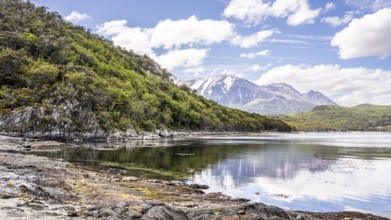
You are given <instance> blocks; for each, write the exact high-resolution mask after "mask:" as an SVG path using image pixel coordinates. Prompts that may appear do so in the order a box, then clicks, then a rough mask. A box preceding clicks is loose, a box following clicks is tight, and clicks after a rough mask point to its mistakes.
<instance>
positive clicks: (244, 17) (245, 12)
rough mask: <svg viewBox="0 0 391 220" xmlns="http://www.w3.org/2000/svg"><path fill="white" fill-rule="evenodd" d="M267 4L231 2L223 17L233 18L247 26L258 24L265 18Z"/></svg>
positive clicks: (242, 0)
mask: <svg viewBox="0 0 391 220" xmlns="http://www.w3.org/2000/svg"><path fill="white" fill-rule="evenodd" d="M269 7H270V4H269V3H263V2H262V1H259V0H231V1H230V2H229V4H228V6H227V7H226V8H225V9H224V13H223V15H224V16H225V17H227V18H229V17H233V18H236V19H238V20H241V21H244V22H245V23H247V24H260V23H261V22H262V21H263V19H264V17H265V16H266V11H267V10H268V8H269Z"/></svg>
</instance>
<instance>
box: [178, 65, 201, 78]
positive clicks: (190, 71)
mask: <svg viewBox="0 0 391 220" xmlns="http://www.w3.org/2000/svg"><path fill="white" fill-rule="evenodd" d="M204 71H206V68H205V67H202V66H197V67H190V68H186V69H184V70H183V72H184V73H186V74H192V75H195V76H199V75H200V74H201V73H202V72H204Z"/></svg>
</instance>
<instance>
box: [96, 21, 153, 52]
mask: <svg viewBox="0 0 391 220" xmlns="http://www.w3.org/2000/svg"><path fill="white" fill-rule="evenodd" d="M126 24H127V21H126V20H119V21H109V22H105V23H103V24H101V25H99V26H98V27H97V31H98V33H100V34H102V35H104V36H107V37H111V39H112V41H113V42H114V44H115V45H118V46H121V47H124V48H126V49H128V50H133V51H135V52H136V53H140V54H146V55H149V56H152V57H155V54H154V52H153V50H152V46H151V30H150V29H142V28H138V27H136V28H130V27H127V26H126Z"/></svg>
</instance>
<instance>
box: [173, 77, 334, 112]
mask: <svg viewBox="0 0 391 220" xmlns="http://www.w3.org/2000/svg"><path fill="white" fill-rule="evenodd" d="M178 84H185V85H187V86H188V87H190V88H191V89H194V90H196V91H197V94H199V95H202V96H204V97H205V98H207V99H211V100H214V101H216V102H217V103H219V104H222V105H225V106H229V107H232V108H237V109H241V110H244V111H248V112H255V113H260V114H267V115H270V114H291V113H299V112H304V111H307V110H310V109H312V108H313V107H315V106H318V105H337V104H336V103H335V102H333V101H332V100H331V99H329V98H328V97H326V96H325V95H323V94H322V93H320V92H317V91H313V90H311V91H309V92H307V93H300V92H298V91H297V90H296V89H295V88H293V87H292V86H290V85H288V84H286V83H274V84H270V85H262V86H260V85H257V84H255V83H253V82H250V81H248V80H246V79H243V78H239V77H236V76H232V75H217V76H209V77H206V78H199V79H194V80H189V81H180V82H178Z"/></svg>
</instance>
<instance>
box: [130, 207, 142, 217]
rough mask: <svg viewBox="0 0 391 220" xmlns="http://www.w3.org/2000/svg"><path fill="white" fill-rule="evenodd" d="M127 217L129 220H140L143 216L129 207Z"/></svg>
mask: <svg viewBox="0 0 391 220" xmlns="http://www.w3.org/2000/svg"><path fill="white" fill-rule="evenodd" d="M127 214H128V216H129V218H130V219H135V218H141V217H142V216H143V214H141V213H140V212H138V211H136V210H134V209H132V208H131V207H129V208H128V213H127Z"/></svg>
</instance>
